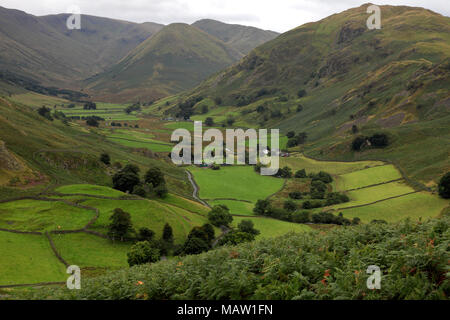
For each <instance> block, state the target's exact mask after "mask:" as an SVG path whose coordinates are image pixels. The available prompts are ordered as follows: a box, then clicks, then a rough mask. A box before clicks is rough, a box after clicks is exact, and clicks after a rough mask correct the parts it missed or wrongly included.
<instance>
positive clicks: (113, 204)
mask: <svg viewBox="0 0 450 320" xmlns="http://www.w3.org/2000/svg"><path fill="white" fill-rule="evenodd" d="M82 204H84V205H88V206H92V207H95V208H98V209H99V210H100V217H99V219H98V220H97V221H96V222H95V223H94V224H93V225H92V227H91V229H93V230H97V231H100V232H102V233H106V232H107V226H108V225H109V223H110V220H109V217H110V216H111V215H112V214H113V211H114V209H116V208H121V209H123V210H124V211H126V212H128V213H130V215H131V221H132V223H133V227H134V228H135V229H136V230H138V229H139V228H142V227H147V228H149V229H151V230H153V231H154V232H155V234H156V237H157V238H159V237H161V235H162V230H163V227H164V225H165V224H166V223H169V224H170V225H171V226H172V228H173V233H174V238H175V242H176V243H182V242H183V241H184V240H185V239H186V237H187V235H188V233H189V232H190V231H191V229H192V228H193V227H194V226H200V225H202V224H204V223H206V222H207V219H206V217H204V216H202V215H200V214H195V213H192V212H190V211H186V210H184V209H181V208H179V207H175V206H172V205H169V204H165V203H161V202H159V201H155V200H105V199H89V200H86V201H84V202H82Z"/></svg>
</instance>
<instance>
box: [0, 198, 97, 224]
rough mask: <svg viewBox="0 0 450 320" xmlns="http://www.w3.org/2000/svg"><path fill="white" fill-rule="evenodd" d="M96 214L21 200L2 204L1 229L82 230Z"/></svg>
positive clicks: (0, 205)
mask: <svg viewBox="0 0 450 320" xmlns="http://www.w3.org/2000/svg"><path fill="white" fill-rule="evenodd" d="M94 215H95V213H94V212H93V211H91V210H86V209H81V208H76V207H73V206H70V205H68V204H65V203H63V202H50V201H38V200H19V201H14V202H6V203H0V227H1V228H5V229H12V230H20V231H51V230H57V229H58V227H60V228H61V229H62V230H77V229H82V228H83V227H84V226H85V225H86V224H87V223H88V222H89V221H90V220H91V219H92V218H93V217H94Z"/></svg>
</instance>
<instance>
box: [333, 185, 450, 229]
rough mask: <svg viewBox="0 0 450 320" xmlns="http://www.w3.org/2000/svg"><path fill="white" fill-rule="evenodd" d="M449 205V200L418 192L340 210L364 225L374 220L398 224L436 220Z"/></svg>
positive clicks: (347, 216) (345, 215)
mask: <svg viewBox="0 0 450 320" xmlns="http://www.w3.org/2000/svg"><path fill="white" fill-rule="evenodd" d="M448 205H449V203H448V200H445V199H442V198H439V197H438V196H436V195H431V194H429V193H426V192H418V193H413V194H409V195H405V196H403V197H399V198H395V199H390V200H386V201H382V202H378V203H375V204H371V205H369V206H364V207H359V208H353V209H346V210H342V209H341V210H339V212H342V213H343V214H344V217H346V218H354V217H358V218H360V219H361V221H362V222H363V223H368V222H370V221H372V220H374V219H376V220H385V221H387V222H398V221H401V220H404V219H407V218H409V219H411V220H419V219H427V218H435V217H437V216H439V215H440V213H441V211H442V210H443V209H444V208H446V207H447V206H448Z"/></svg>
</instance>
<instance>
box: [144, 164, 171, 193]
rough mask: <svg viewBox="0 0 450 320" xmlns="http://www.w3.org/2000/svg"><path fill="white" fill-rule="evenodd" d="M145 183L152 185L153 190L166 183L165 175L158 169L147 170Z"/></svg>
mask: <svg viewBox="0 0 450 320" xmlns="http://www.w3.org/2000/svg"><path fill="white" fill-rule="evenodd" d="M144 181H145V183H148V184H151V185H152V186H153V188H156V187H158V186H160V185H161V184H165V183H166V181H165V179H164V174H163V173H162V172H161V169H159V168H157V167H153V168H150V169H148V170H147V172H146V173H145V176H144Z"/></svg>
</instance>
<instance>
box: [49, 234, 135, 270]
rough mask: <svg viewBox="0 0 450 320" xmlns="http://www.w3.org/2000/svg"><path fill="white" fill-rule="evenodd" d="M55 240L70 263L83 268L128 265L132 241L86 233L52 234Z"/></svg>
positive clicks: (57, 246) (60, 251)
mask: <svg viewBox="0 0 450 320" xmlns="http://www.w3.org/2000/svg"><path fill="white" fill-rule="evenodd" d="M52 239H53V242H54V244H55V246H56V248H57V250H58V251H59V253H60V254H61V256H63V257H64V259H65V260H66V261H67V262H68V263H69V264H74V265H77V266H79V267H81V268H84V267H96V268H117V267H126V266H128V263H127V252H128V251H129V249H130V247H131V244H130V243H121V242H120V241H115V242H114V243H112V242H111V241H110V240H107V239H103V238H100V237H97V236H94V235H90V234H86V233H75V234H65V235H52Z"/></svg>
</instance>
